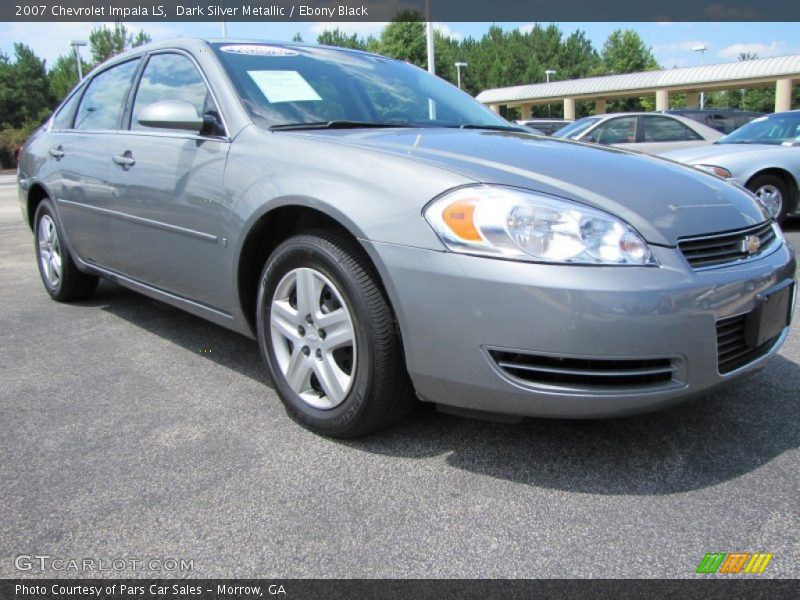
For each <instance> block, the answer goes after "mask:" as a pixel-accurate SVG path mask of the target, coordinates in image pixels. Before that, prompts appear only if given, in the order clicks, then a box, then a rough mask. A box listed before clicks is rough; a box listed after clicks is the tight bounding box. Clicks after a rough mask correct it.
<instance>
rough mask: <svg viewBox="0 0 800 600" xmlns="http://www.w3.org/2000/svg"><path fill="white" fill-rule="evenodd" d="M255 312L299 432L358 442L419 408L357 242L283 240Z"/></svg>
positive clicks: (313, 236)
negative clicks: (304, 429)
mask: <svg viewBox="0 0 800 600" xmlns="http://www.w3.org/2000/svg"><path fill="white" fill-rule="evenodd" d="M257 310H258V315H257V329H258V341H259V345H260V347H261V352H262V355H263V356H264V358H265V360H266V362H267V366H268V368H269V372H270V375H271V377H272V381H273V382H274V384H275V387H276V390H277V392H278V394H279V396H280V398H281V400H282V401H283V403H284V405H285V406H286V410H287V412H288V413H289V415H290V416H291V417H292V418H293V419H294V420H295V421H297V422H299V423H300V424H301V425H303V426H305V427H307V428H309V429H311V430H313V431H316V432H318V433H322V434H324V435H330V436H334V437H342V438H346V437H356V436H359V435H364V434H367V433H370V432H372V431H375V430H377V429H380V428H382V427H384V426H386V425H388V424H389V423H391V422H392V421H394V420H396V419H398V418H399V417H400V416H402V415H403V414H404V413H405V412H406V411H407V409H408V408H410V406H411V405H412V403H413V394H412V393H411V387H410V383H409V379H408V375H407V373H406V371H405V362H404V359H403V351H402V344H401V341H400V335H399V331H398V329H397V326H396V323H395V320H394V315H393V313H392V310H391V307H390V306H389V303H388V300H387V299H386V297H385V295H384V292H383V290H382V287H381V285H380V281H379V279H378V276H377V273H375V270H374V268H373V267H372V265H371V263H370V262H369V260H368V259H367V257H366V255H365V254H364V252H363V250H362V249H361V248H360V247H359V246H358V245H357V243H356V242H355V241H351V240H349V239H346V238H344V237H343V236H342V235H340V234H335V233H331V232H328V231H316V232H310V233H308V234H302V235H297V236H294V237H292V238H290V239H288V240H286V241H285V242H283V243H282V244H281V245H280V246H278V248H277V249H276V250H275V251H274V252H273V253H272V255H271V256H270V258H269V260H268V261H267V264H266V265H265V267H264V270H263V272H262V274H261V280H260V284H259V291H258V302H257Z"/></svg>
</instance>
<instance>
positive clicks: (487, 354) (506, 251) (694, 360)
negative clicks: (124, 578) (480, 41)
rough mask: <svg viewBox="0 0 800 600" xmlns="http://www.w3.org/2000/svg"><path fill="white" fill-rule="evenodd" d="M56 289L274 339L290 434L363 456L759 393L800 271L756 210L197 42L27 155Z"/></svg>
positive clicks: (123, 74)
mask: <svg viewBox="0 0 800 600" xmlns="http://www.w3.org/2000/svg"><path fill="white" fill-rule="evenodd" d="M19 184H20V187H19V189H20V200H21V201H22V208H23V213H24V215H25V218H26V219H27V220H28V222H29V223H30V225H31V227H32V229H33V231H34V234H35V238H36V255H37V259H38V264H39V270H40V272H41V276H42V280H43V282H44V286H45V288H46V289H47V291H48V292H49V294H50V295H51V296H52V297H53V298H54V299H56V300H59V301H70V300H80V299H83V298H87V297H88V296H89V295H90V294H92V292H93V291H94V289H95V286H96V285H97V280H98V277H106V278H108V279H111V280H113V281H116V282H118V283H120V284H122V285H124V286H128V287H130V288H132V289H134V290H137V291H139V292H141V293H143V294H146V295H148V296H151V297H153V298H157V299H159V300H163V301H164V302H168V303H170V304H173V305H175V306H178V307H180V308H182V309H185V310H187V311H189V312H191V313H193V314H195V315H199V316H201V317H204V318H206V319H208V320H209V321H212V322H214V323H217V324H220V325H223V326H225V327H228V328H230V329H233V330H235V331H238V332H240V333H243V334H244V335H248V336H251V337H253V338H256V339H257V340H258V342H259V345H260V347H261V351H262V353H263V356H264V360H265V362H266V364H267V367H268V369H269V372H270V375H271V377H272V381H273V382H274V385H275V387H276V389H277V391H278V394H279V395H280V397H281V399H282V401H283V402H284V404H285V405H286V409H287V411H288V412H289V414H290V415H291V416H292V417H293V418H294V419H295V420H297V421H298V422H300V423H302V424H303V425H305V426H306V427H309V428H310V429H313V430H314V431H317V432H320V433H323V434H327V435H332V436H341V437H347V436H356V435H361V434H365V433H367V432H370V431H373V430H375V429H377V428H379V427H382V426H385V425H386V424H388V423H390V422H391V421H393V420H394V419H396V418H398V417H399V416H400V415H401V414H403V412H404V411H405V410H406V409H407V408H408V407H409V406H410V405H411V404H412V401H413V399H414V398H415V397H419V398H421V399H423V400H426V401H429V402H435V403H437V404H439V405H440V406H443V407H447V408H448V409H449V410H452V411H460V412H462V413H472V414H480V413H494V414H498V413H502V414H505V415H515V416H524V415H533V416H542V417H568V418H569V417H603V416H612V415H622V414H628V413H633V412H637V411H645V410H651V409H654V408H657V407H660V406H665V405H667V404H670V403H674V402H676V401H679V400H683V399H686V398H688V397H690V396H692V395H696V394H698V393H703V392H707V391H708V390H711V389H713V388H715V387H717V386H719V385H721V384H724V383H726V382H729V381H731V380H734V379H736V378H738V377H740V376H743V375H747V374H750V373H753V372H755V371H756V370H758V369H759V368H760V367H762V366H763V365H764V364H765V362H766V361H767V360H768V359H769V357H770V356H771V355H773V354H775V353H776V352H777V351H778V348H779V347H780V345H781V343H782V342H783V341H784V339H785V338H786V336H787V334H788V328H789V322H790V320H791V316H792V315H791V313H792V311H793V307H794V296H795V284H794V280H793V278H794V271H795V258H794V251H793V249H792V248H791V247H790V246H789V245H788V244H787V242H786V241H785V240H784V237H783V235H782V234H781V231H780V229H779V228H778V227H777V225H776V224H775V222H774V220H773V218H772V217H771V215H770V214H769V213H768V212H767V211H766V209H765V208H764V207H762V206H761V205H760V204H759V201H758V199H757V198H756V197H755V196H753V195H751V194H750V193H749V192H747V191H745V190H743V189H741V188H739V187H736V186H734V185H732V184H730V183H726V182H725V181H723V180H721V179H719V178H717V177H715V176H713V175H710V174H707V173H704V172H701V171H699V170H695V169H692V168H689V167H685V166H681V165H678V164H675V163H671V162H668V161H665V160H662V159H657V158H653V157H648V156H644V155H639V154H634V153H630V152H625V151H621V150H615V149H607V148H597V147H592V146H588V145H584V144H580V143H575V142H570V141H562V140H554V139H551V138H542V137H537V136H534V135H530V134H527V133H525V132H523V131H521V130H518V129H516V128H515V127H513V126H511V125H509V123H508V122H506V121H504V120H502V119H501V118H499V117H497V116H495V115H494V114H493V113H491V112H490V111H489V110H488V109H486V108H485V107H483V106H481V105H480V104H479V103H477V102H475V101H474V100H473V99H472V98H470V97H469V96H467V95H465V94H463V93H461V92H460V91H459V90H457V89H456V88H454V87H453V86H451V85H449V84H448V83H446V82H444V81H442V80H440V79H437V78H435V77H432V76H430V75H429V74H428V73H426V72H424V71H422V70H421V69H418V68H416V67H413V66H410V65H408V64H405V63H402V62H398V61H396V60H391V59H388V58H385V57H382V56H376V55H373V54H367V53H363V52H356V51H348V50H340V49H333V48H326V47H321V46H303V45H290V44H267V43H254V42H232V41H229V40H226V41H203V40H188V39H181V40H176V41H171V42H163V43H158V44H152V45H149V46H145V47H141V48H137V49H135V50H133V51H129V52H127V53H125V54H122V55H120V56H117V57H115V58H114V59H112V60H111V61H109V62H107V63H105V64H104V65H102V66H101V67H98V68H97V69H95V70H94V71H93V72H92V73H91V74H90V75H89V76H88V77H86V79H85V80H84V81H83V82H82V83H81V84H80V85H79V86H78V87H77V89H76V90H75V91H74V92H73V93H72V94H71V95H70V96H69V97H68V98H67V99H66V101H65V102H64V103H63V105H62V106H61V107H60V108H59V109H58V110H57V111H56V112H55V114H54V115H53V117H52V118H51V119H50V120H49V121H48V122H47V123H46V124H45V125H44V126H43V127H42V128H41V129H40V130H39V131H37V132H36V133H35V134H34V135H33V136H32V137H31V139H30V140H29V141H28V142H27V143H26V145H25V147H24V149H23V152H22V154H21V160H20V166H19Z"/></svg>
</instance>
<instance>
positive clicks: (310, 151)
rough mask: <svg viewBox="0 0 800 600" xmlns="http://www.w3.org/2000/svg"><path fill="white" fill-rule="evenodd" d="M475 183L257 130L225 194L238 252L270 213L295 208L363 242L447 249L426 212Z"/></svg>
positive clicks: (237, 148)
mask: <svg viewBox="0 0 800 600" xmlns="http://www.w3.org/2000/svg"><path fill="white" fill-rule="evenodd" d="M470 182H472V180H470V179H467V178H466V177H464V176H462V175H457V174H455V173H451V172H448V171H446V170H443V169H440V168H435V167H432V166H428V165H424V164H421V163H419V162H417V161H413V160H405V159H403V158H398V157H397V156H391V155H388V154H384V153H381V152H379V151H373V150H361V149H356V148H352V147H346V146H342V145H340V144H336V143H332V142H328V141H326V140H320V139H319V138H314V137H312V136H309V135H304V134H294V133H288V132H280V133H270V132H266V131H262V130H259V129H257V128H256V127H255V126H252V127H249V128H247V129H246V130H245V131H243V132H242V134H241V135H240V136H239V137H238V138H237V139H236V142H235V143H234V144H233V147H232V148H231V153H230V156H229V157H228V166H227V169H226V174H225V184H224V195H225V196H226V198H227V199H228V201H229V202H230V205H231V207H232V219H233V222H232V223H231V227H232V228H233V229H234V230H235V232H237V233H236V236H235V238H234V239H236V243H235V247H237V248H241V245H242V243H243V241H244V238H245V237H246V235H247V232H248V231H249V230H250V229H251V227H252V226H253V224H255V223H256V222H257V221H258V220H259V219H260V218H261V217H262V216H264V215H265V214H267V213H268V212H269V211H271V210H274V209H276V208H279V207H281V206H286V205H298V206H306V207H309V208H314V209H316V210H319V211H321V212H323V213H325V214H327V215H328V216H330V217H332V218H334V219H335V220H337V221H338V222H339V223H341V224H342V225H343V226H344V227H345V228H347V229H348V230H349V231H350V232H351V233H352V234H353V235H355V236H356V237H358V238H360V239H365V240H371V241H379V242H386V243H392V244H400V245H404V246H414V247H418V248H426V249H430V250H443V246H442V244H441V242H440V241H439V239H438V238H437V236H436V234H435V233H434V232H433V230H432V229H431V227H430V226H429V225H428V224H427V223H426V222H425V220H424V218H423V217H422V208H423V207H424V206H425V204H427V203H428V202H429V201H430V200H431V199H432V198H434V197H435V196H437V195H438V194H440V193H442V192H444V191H445V190H447V189H449V188H452V187H455V186H458V185H463V184H465V183H470Z"/></svg>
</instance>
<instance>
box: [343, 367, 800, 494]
mask: <svg viewBox="0 0 800 600" xmlns="http://www.w3.org/2000/svg"><path fill="white" fill-rule="evenodd" d="M798 389H800V365H798V364H796V363H794V362H792V361H790V360H787V359H786V358H784V357H782V356H776V357H775V358H773V359H772V361H771V362H770V364H769V366H768V367H767V368H766V370H765V371H763V372H761V373H760V374H758V375H756V376H754V377H751V378H749V379H747V380H745V381H743V382H740V383H738V384H736V386H735V387H731V388H728V389H727V390H725V391H721V392H717V393H714V394H710V395H708V396H705V397H701V398H698V399H696V400H694V401H690V402H688V403H684V404H681V405H678V406H674V407H671V408H669V409H666V410H662V411H659V412H654V413H650V414H646V415H639V416H634V417H626V418H619V419H604V420H585V421H578V420H572V421H569V420H550V419H526V420H524V421H523V422H522V423H518V424H503V423H491V422H482V421H476V420H471V419H465V418H459V417H453V416H449V415H444V414H440V413H437V412H435V411H433V410H430V409H429V410H427V411H425V412H427V413H429V414H426V415H425V416H424V417H421V418H420V417H419V416H416V417H411V418H409V419H407V420H406V421H404V422H403V423H401V424H399V425H398V426H396V427H394V428H393V429H391V430H389V431H384V432H380V433H377V434H375V435H373V436H371V437H369V438H367V439H365V440H356V441H351V442H347V443H348V445H350V446H351V447H353V448H358V449H360V450H362V451H365V452H374V453H379V454H385V455H391V456H399V457H409V458H422V457H430V456H437V455H443V454H446V455H447V458H446V461H447V463H448V464H449V465H451V466H453V467H457V468H459V469H464V470H467V471H470V472H472V473H477V474H482V475H488V476H491V477H496V478H498V479H505V480H509V481H514V482H517V483H523V484H528V485H532V486H537V487H543V488H552V489H557V490H563V491H569V492H583V493H592V494H625V495H659V494H673V493H679V492H686V491H689V490H695V489H700V488H704V487H708V486H712V485H715V484H719V483H723V482H725V481H729V480H732V479H735V478H737V477H740V476H742V475H745V474H746V473H748V472H750V471H753V470H755V469H757V468H758V467H760V466H761V465H763V464H765V463H767V462H769V461H771V460H773V459H775V458H777V457H778V456H780V455H781V454H783V453H784V452H786V451H789V450H793V449H795V448H797V447H798V446H800V402H798V399H797V394H798V392H797V390H798Z"/></svg>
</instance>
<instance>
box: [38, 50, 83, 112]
mask: <svg viewBox="0 0 800 600" xmlns="http://www.w3.org/2000/svg"><path fill="white" fill-rule="evenodd" d="M76 62H77V61H76V60H75V54H72V53H70V54H64V55H61V56H59V57H58V58H57V59H56V62H55V63H53V66H52V67H50V70H49V71H48V73H47V75H48V77H49V78H50V91H51V92H52V94H53V98H54V99H55V101H56V102H61V101H62V100H63V99H64V98H65V97H66V96H67V94H69V92H70V91H71V90H72V88H74V87H75V85H76V84H77V83H78V66H77V64H76ZM81 66H82V68H83V72H84V73H86V72H88V71H89V69H91V65H90V64H88V63H86V62H85V61H83V60H82V61H81Z"/></svg>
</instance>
